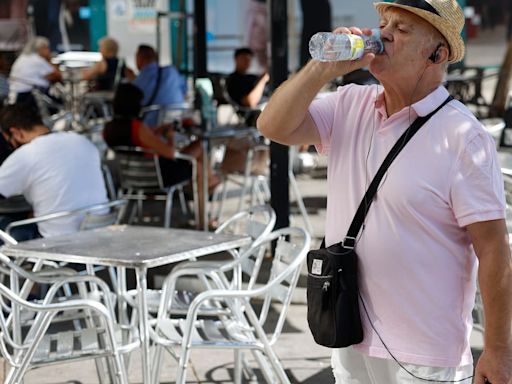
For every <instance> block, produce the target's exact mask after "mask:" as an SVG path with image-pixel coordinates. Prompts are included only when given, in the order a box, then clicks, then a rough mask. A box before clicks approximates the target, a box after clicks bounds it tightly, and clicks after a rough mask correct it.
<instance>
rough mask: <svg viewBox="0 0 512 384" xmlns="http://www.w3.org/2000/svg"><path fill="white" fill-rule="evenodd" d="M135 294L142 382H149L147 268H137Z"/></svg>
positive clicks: (145, 383)
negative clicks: (136, 295) (136, 297)
mask: <svg viewBox="0 0 512 384" xmlns="http://www.w3.org/2000/svg"><path fill="white" fill-rule="evenodd" d="M135 273H136V275H137V294H138V300H137V303H138V311H139V337H140V344H141V356H142V382H143V383H144V384H149V383H150V381H151V367H150V364H151V361H150V359H149V344H150V339H149V324H148V316H149V313H148V303H147V301H146V293H147V268H137V269H136V270H135Z"/></svg>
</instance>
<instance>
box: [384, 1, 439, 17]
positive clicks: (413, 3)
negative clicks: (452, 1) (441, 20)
mask: <svg viewBox="0 0 512 384" xmlns="http://www.w3.org/2000/svg"><path fill="white" fill-rule="evenodd" d="M393 3H394V4H400V5H407V6H409V7H414V8H419V9H423V10H424V11H427V12H431V13H433V14H435V15H437V16H440V15H439V12H437V10H436V9H435V8H434V7H433V6H432V5H430V4H429V3H427V2H426V1H425V0H396V1H394V2H393Z"/></svg>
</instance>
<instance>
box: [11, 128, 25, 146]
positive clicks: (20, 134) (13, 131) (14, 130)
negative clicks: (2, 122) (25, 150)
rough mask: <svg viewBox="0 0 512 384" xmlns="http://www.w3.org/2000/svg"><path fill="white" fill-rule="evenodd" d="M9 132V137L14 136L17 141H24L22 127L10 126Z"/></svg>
mask: <svg viewBox="0 0 512 384" xmlns="http://www.w3.org/2000/svg"><path fill="white" fill-rule="evenodd" d="M9 132H10V133H11V137H12V138H14V139H15V140H16V141H17V142H19V143H24V142H25V140H24V139H25V132H24V131H23V129H19V128H16V127H10V128H9Z"/></svg>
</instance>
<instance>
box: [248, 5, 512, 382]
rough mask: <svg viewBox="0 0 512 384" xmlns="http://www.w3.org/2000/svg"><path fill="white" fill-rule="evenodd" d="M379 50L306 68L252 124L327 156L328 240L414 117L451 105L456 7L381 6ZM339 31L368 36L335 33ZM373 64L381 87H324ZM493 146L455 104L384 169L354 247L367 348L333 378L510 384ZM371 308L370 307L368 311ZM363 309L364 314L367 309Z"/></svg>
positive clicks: (347, 219)
mask: <svg viewBox="0 0 512 384" xmlns="http://www.w3.org/2000/svg"><path fill="white" fill-rule="evenodd" d="M375 7H376V9H377V11H378V13H379V16H380V31H381V38H382V41H383V43H384V47H385V50H384V52H383V53H382V54H377V55H375V54H373V53H367V54H365V56H363V57H362V58H361V59H360V60H358V61H345V62H343V61H340V62H319V61H315V60H312V61H310V62H309V63H308V64H307V65H306V66H305V67H304V68H303V69H302V70H301V71H300V72H299V73H298V74H296V75H295V76H293V77H292V78H291V79H289V80H288V81H287V82H285V83H284V84H283V85H282V86H281V87H280V88H279V89H278V90H277V91H276V92H275V93H274V95H273V96H272V97H271V99H270V101H269V103H268V105H267V107H266V108H265V109H264V110H263V112H262V114H261V115H260V117H259V119H258V128H259V130H260V131H261V132H262V133H263V135H265V136H267V137H268V138H270V139H272V140H274V141H276V142H278V143H282V144H287V145H298V144H314V145H316V147H317V149H318V151H319V152H321V153H327V154H328V155H329V160H328V161H329V162H328V187H327V188H328V192H327V217H326V226H325V235H326V244H327V245H328V246H329V245H331V244H335V243H338V242H340V241H342V240H343V237H344V236H345V235H346V233H347V230H348V227H349V225H350V223H351V221H352V219H353V216H354V214H355V212H356V210H357V207H358V205H359V203H360V201H361V199H362V198H363V196H364V194H365V192H366V190H367V188H368V186H369V184H370V182H371V180H372V179H373V178H374V176H375V173H376V172H377V169H378V168H379V167H380V165H381V164H382V161H383V160H384V158H385V157H386V155H387V154H388V153H389V151H390V149H391V148H392V146H393V145H394V144H395V143H396V142H397V141H398V139H399V137H400V136H401V135H402V134H404V132H405V131H406V130H407V129H408V128H409V127H410V125H411V124H412V122H413V121H414V120H415V119H416V118H417V117H419V116H426V115H428V114H430V113H431V112H433V111H435V110H436V109H437V108H438V107H439V106H441V105H442V104H443V102H445V101H446V100H447V98H448V96H449V95H448V92H447V90H446V89H445V88H444V86H443V85H442V82H443V77H444V75H445V72H446V68H447V66H448V64H449V63H456V62H458V61H461V60H462V59H463V57H464V50H465V48H464V42H463V40H462V39H461V36H460V33H461V31H462V29H463V26H464V14H463V11H462V9H461V8H460V6H459V5H458V4H457V2H456V0H397V1H394V2H390V3H387V2H380V3H376V4H375ZM335 32H337V33H352V34H358V35H361V34H363V33H364V34H367V35H369V34H371V31H370V30H369V29H363V30H361V29H359V28H355V27H352V28H338V29H336V30H335ZM364 66H368V67H369V70H370V72H371V73H372V74H373V76H375V77H376V78H377V79H378V80H379V82H380V84H381V85H366V86H361V85H353V84H351V85H346V86H343V87H340V88H338V90H337V92H334V93H332V94H331V95H328V96H326V97H323V98H316V95H317V93H318V92H319V91H320V90H321V88H322V87H323V86H324V85H325V84H326V83H327V82H328V81H330V80H332V79H334V78H336V77H339V76H343V75H345V74H347V73H349V72H351V71H354V70H356V69H359V68H362V67H364ZM505 207H506V205H505V199H504V191H503V181H502V178H501V173H500V167H499V164H498V160H497V154H496V150H495V144H494V142H493V139H492V138H491V136H490V135H489V134H488V133H487V132H486V131H485V129H484V128H483V127H482V125H481V124H480V123H479V122H478V120H477V119H476V118H475V117H474V116H473V115H472V114H471V112H470V111H469V110H468V109H467V108H466V107H465V106H464V105H463V104H461V103H460V102H458V101H456V100H451V101H449V102H448V103H447V104H446V105H444V107H442V108H441V109H440V110H439V111H438V112H437V113H436V114H435V115H433V117H431V119H430V120H428V121H427V122H426V123H425V124H424V125H423V126H422V127H421V129H420V130H419V131H418V133H416V135H415V136H414V137H412V139H411V141H410V142H408V143H407V145H406V146H405V147H404V148H403V150H402V152H400V154H399V155H398V157H397V158H396V159H395V161H394V162H393V163H392V164H391V166H390V168H389V169H388V171H387V173H386V176H385V177H384V178H383V180H382V181H381V183H380V185H379V190H378V192H377V194H376V197H375V200H374V202H373V205H372V206H371V209H370V210H369V211H368V214H367V216H366V219H365V225H364V227H363V229H362V230H361V231H360V233H359V237H358V238H357V239H356V245H355V251H356V252H357V254H358V257H359V271H360V272H359V289H360V293H361V300H360V309H361V311H360V312H361V319H362V322H363V329H364V340H363V341H362V342H361V343H360V344H357V345H354V346H351V347H348V348H343V349H335V350H333V355H332V365H333V372H334V376H335V378H336V382H337V383H351V384H354V383H356V384H367V383H379V384H380V383H386V384H388V383H424V382H426V381H425V380H427V381H431V382H460V383H464V384H469V383H471V382H472V378H471V376H473V375H474V382H475V383H476V384H484V383H493V384H496V383H499V384H511V383H512V336H511V325H512V300H511V297H512V264H511V256H510V249H509V244H508V234H507V228H506V224H505ZM477 280H478V283H479V285H480V291H481V295H482V299H483V304H484V311H485V335H484V341H485V345H484V349H483V352H482V354H481V356H480V358H479V360H478V363H477V365H476V369H475V371H474V372H473V360H472V355H471V349H470V342H469V335H470V333H471V326H472V309H473V305H474V301H475V292H476V289H477ZM363 303H364V306H363V305H362V304H363ZM364 308H366V310H367V313H366V311H365V309H364Z"/></svg>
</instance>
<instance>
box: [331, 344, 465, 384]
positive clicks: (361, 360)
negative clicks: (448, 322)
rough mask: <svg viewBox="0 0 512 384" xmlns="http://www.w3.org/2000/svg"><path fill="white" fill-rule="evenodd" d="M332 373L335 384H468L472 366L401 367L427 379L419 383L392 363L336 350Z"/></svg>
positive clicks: (333, 356)
mask: <svg viewBox="0 0 512 384" xmlns="http://www.w3.org/2000/svg"><path fill="white" fill-rule="evenodd" d="M331 363H332V369H333V373H334V377H335V379H336V384H406V383H407V384H426V383H428V382H434V383H435V381H436V380H442V381H458V380H462V379H465V378H468V379H467V380H462V381H458V382H459V383H460V384H471V382H472V379H471V378H469V377H470V376H472V375H473V365H471V364H470V365H465V366H462V367H458V368H439V367H425V366H421V365H413V364H406V363H400V364H402V365H403V367H404V368H405V369H407V371H409V372H411V373H412V374H414V375H415V376H418V377H421V378H424V379H428V380H429V381H425V380H419V379H416V378H414V377H413V376H411V375H410V374H409V373H408V372H406V371H405V370H404V369H403V368H402V367H400V366H399V365H398V364H397V363H396V362H395V361H394V360H393V359H381V358H377V357H369V356H366V355H363V354H361V353H360V352H358V351H356V350H355V349H353V348H352V347H349V348H343V349H336V350H334V351H333V354H332V359H331Z"/></svg>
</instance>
